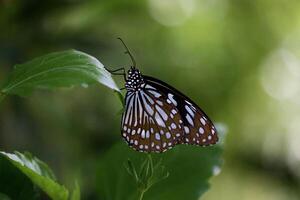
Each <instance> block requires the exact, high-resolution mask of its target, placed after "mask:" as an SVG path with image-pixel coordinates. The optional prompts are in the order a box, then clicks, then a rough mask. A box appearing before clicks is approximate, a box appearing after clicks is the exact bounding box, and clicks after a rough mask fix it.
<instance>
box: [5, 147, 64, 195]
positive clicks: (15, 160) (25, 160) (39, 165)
mask: <svg viewBox="0 0 300 200" xmlns="http://www.w3.org/2000/svg"><path fill="white" fill-rule="evenodd" d="M0 177H1V179H0V186H1V187H0V192H1V193H3V194H5V195H7V197H10V198H11V199H39V198H38V197H39V194H40V192H39V191H43V192H44V193H46V194H47V195H48V196H49V197H50V198H52V199H54V200H67V199H68V196H69V192H68V190H67V189H66V188H65V187H64V186H62V185H59V184H58V183H57V182H56V181H55V177H54V175H53V173H52V171H51V170H50V168H49V167H48V166H47V165H46V164H45V163H43V162H42V161H40V160H39V159H37V158H36V157H33V156H31V155H30V154H29V153H25V154H21V153H19V152H15V153H14V154H12V153H5V152H0Z"/></svg>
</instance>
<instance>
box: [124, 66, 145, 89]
mask: <svg viewBox="0 0 300 200" xmlns="http://www.w3.org/2000/svg"><path fill="white" fill-rule="evenodd" d="M127 73H128V76H127V80H126V83H125V87H126V89H127V90H134V91H137V90H140V89H141V88H142V85H143V84H144V79H143V77H142V74H141V72H140V71H139V70H138V69H136V68H134V67H131V68H130V69H129V70H128V72H127Z"/></svg>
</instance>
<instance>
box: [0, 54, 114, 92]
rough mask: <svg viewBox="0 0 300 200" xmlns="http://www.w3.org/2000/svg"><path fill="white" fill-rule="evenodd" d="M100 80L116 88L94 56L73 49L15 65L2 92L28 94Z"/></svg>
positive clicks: (85, 84) (109, 75)
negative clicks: (41, 89)
mask: <svg viewBox="0 0 300 200" xmlns="http://www.w3.org/2000/svg"><path fill="white" fill-rule="evenodd" d="M96 82H99V83H102V84H104V85H105V86H107V87H109V88H111V89H113V90H116V91H119V89H118V87H117V86H116V84H115V82H114V80H113V79H112V77H111V74H110V73H109V72H108V71H107V70H105V68H104V66H103V65H102V64H101V63H100V62H99V61H98V60H97V59H96V58H94V57H92V56H90V55H88V54H86V53H83V52H80V51H76V50H68V51H62V52H56V53H50V54H47V55H44V56H41V57H38V58H35V59H33V60H31V61H29V62H27V63H24V64H20V65H17V66H15V68H14V71H13V72H12V75H11V77H10V79H9V80H8V82H7V84H6V85H5V86H4V87H3V89H2V90H1V92H2V93H4V94H18V95H23V96H24V95H28V94H30V93H31V92H32V91H33V90H34V89H37V88H48V89H55V88H59V87H70V86H76V85H82V86H87V85H88V84H90V83H96Z"/></svg>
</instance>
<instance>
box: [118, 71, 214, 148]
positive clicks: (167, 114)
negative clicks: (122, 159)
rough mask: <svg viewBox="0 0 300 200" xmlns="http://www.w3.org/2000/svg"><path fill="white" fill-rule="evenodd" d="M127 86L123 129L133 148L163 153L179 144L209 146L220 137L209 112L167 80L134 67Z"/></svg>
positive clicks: (126, 139) (129, 74)
mask: <svg viewBox="0 0 300 200" xmlns="http://www.w3.org/2000/svg"><path fill="white" fill-rule="evenodd" d="M125 88H126V90H127V93H126V96H125V109H124V113H123V116H122V124H121V132H122V136H123V138H124V139H125V141H126V142H127V144H128V145H129V146H131V147H132V148H133V149H135V150H137V151H141V152H158V153H161V152H164V151H166V150H168V149H171V148H172V147H174V146H175V145H177V144H191V145H199V146H208V145H212V144H215V143H216V142H217V141H218V136H217V132H216V129H215V127H214V125H213V123H212V122H211V120H210V119H209V118H208V117H207V115H206V114H205V113H204V112H203V111H202V110H201V109H200V108H199V107H198V106H197V105H196V104H195V103H194V102H193V101H192V100H191V99H189V98H188V97H186V96H185V95H184V94H182V93H181V92H179V91H178V90H176V89H175V88H173V87H172V86H170V85H168V84H167V83H164V82H163V81H160V80H158V79H155V78H153V77H149V76H144V75H142V74H141V73H140V71H139V70H138V69H136V68H135V67H131V69H130V70H129V71H128V73H127V79H126V83H125Z"/></svg>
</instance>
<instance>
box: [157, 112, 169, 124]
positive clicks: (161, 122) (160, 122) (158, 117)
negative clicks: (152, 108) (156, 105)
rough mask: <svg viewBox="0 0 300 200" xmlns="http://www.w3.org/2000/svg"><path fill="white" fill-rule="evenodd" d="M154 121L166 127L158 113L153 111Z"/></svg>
mask: <svg viewBox="0 0 300 200" xmlns="http://www.w3.org/2000/svg"><path fill="white" fill-rule="evenodd" d="M155 121H156V122H157V124H158V125H159V126H161V127H166V124H165V122H164V121H163V120H162V118H161V117H160V116H159V115H158V113H157V112H156V113H155Z"/></svg>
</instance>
